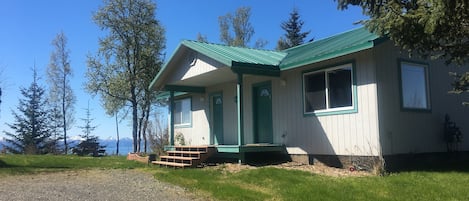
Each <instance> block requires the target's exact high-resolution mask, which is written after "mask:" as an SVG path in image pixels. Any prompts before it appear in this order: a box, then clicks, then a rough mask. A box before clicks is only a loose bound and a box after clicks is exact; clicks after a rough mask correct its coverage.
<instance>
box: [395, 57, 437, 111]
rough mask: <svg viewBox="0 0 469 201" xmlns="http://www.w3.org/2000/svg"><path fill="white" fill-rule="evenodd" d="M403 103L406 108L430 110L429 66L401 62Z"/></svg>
mask: <svg viewBox="0 0 469 201" xmlns="http://www.w3.org/2000/svg"><path fill="white" fill-rule="evenodd" d="M400 74H401V92H402V94H401V97H402V100H401V103H402V108H404V109H417V110H429V109H430V101H429V88H428V72H427V66H426V65H423V64H415V63H409V62H401V66H400Z"/></svg>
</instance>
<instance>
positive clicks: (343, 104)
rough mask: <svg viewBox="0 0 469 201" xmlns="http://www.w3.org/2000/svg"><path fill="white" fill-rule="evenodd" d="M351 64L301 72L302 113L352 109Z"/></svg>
mask: <svg viewBox="0 0 469 201" xmlns="http://www.w3.org/2000/svg"><path fill="white" fill-rule="evenodd" d="M352 75H353V74H352V64H347V65H342V66H339V67H335V68H330V69H326V70H323V71H316V72H308V73H305V74H303V86H304V113H305V114H310V113H318V112H331V111H339V110H349V109H353V90H354V89H353V87H354V85H353V78H352Z"/></svg>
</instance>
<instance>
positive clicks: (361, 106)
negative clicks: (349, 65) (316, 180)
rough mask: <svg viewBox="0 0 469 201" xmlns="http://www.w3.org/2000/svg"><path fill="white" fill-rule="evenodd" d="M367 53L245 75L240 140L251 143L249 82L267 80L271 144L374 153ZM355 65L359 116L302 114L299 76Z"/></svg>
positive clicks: (293, 151)
mask: <svg viewBox="0 0 469 201" xmlns="http://www.w3.org/2000/svg"><path fill="white" fill-rule="evenodd" d="M371 57H372V52H371V51H370V50H368V51H362V52H359V53H355V54H352V55H349V56H345V57H340V58H337V59H334V60H329V61H326V62H321V63H319V64H314V65H310V66H306V67H302V68H297V69H294V70H290V71H284V72H282V75H281V77H280V78H272V77H259V76H245V82H244V86H245V88H244V92H245V93H244V100H245V103H246V104H245V106H244V107H245V113H244V114H245V116H244V117H245V141H246V143H252V142H253V131H252V105H251V100H252V84H256V83H259V82H264V81H268V80H271V82H272V97H273V100H272V109H273V111H272V113H273V114H272V115H273V116H272V118H273V132H274V134H273V140H274V143H278V144H285V145H286V146H287V148H288V151H289V152H290V154H304V153H308V154H323V155H362V156H375V155H377V154H378V153H379V151H380V149H379V147H380V146H379V137H378V113H377V98H376V93H377V89H376V84H375V83H376V82H375V79H376V78H375V68H374V63H373V60H372V59H371ZM348 61H355V64H356V68H355V70H356V79H357V85H358V86H357V95H358V113H352V114H341V115H330V116H321V117H316V116H304V115H303V91H302V90H303V88H302V72H303V71H309V70H313V69H317V68H323V67H334V65H338V64H343V63H344V62H348Z"/></svg>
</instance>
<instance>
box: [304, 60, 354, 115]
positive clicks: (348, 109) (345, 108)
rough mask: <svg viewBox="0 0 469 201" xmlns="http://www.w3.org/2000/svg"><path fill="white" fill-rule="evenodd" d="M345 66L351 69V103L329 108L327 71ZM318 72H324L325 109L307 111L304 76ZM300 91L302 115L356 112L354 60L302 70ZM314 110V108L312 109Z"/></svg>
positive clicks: (344, 67)
mask: <svg viewBox="0 0 469 201" xmlns="http://www.w3.org/2000/svg"><path fill="white" fill-rule="evenodd" d="M347 68H350V69H351V77H350V79H351V105H350V106H342V107H335V108H331V106H330V102H331V101H330V100H329V99H330V94H329V91H328V90H329V89H328V88H329V85H330V83H327V82H328V78H327V77H328V75H329V74H328V73H329V72H333V71H336V70H340V69H347ZM320 73H323V74H324V76H325V77H324V81H325V83H324V84H325V89H324V91H325V93H324V94H325V95H324V101H325V104H326V106H325V107H326V108H325V109H320V110H316V111H311V112H309V111H307V105H306V104H307V103H306V102H307V101H306V96H305V95H306V86H305V82H306V80H305V77H306V76H308V75H314V74H320ZM301 77H302V86H303V87H302V93H303V96H302V101H303V105H302V107H303V109H302V110H303V116H305V117H306V116H329V115H340V114H351V113H357V112H358V106H357V104H358V97H357V84H356V67H355V62H354V61H348V62H344V63H339V64H336V65H332V66H326V67H322V68H319V69H314V70H307V71H303V72H302V76H301ZM313 110H314V109H313Z"/></svg>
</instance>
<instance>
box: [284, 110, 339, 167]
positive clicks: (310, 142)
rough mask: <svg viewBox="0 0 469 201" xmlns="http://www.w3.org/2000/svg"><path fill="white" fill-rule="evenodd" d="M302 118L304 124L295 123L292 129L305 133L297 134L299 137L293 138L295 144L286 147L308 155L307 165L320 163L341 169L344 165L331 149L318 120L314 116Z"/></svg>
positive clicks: (290, 143) (330, 144) (289, 143)
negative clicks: (299, 150)
mask: <svg viewBox="0 0 469 201" xmlns="http://www.w3.org/2000/svg"><path fill="white" fill-rule="evenodd" d="M304 118H305V122H306V123H304V122H300V123H297V125H296V126H295V128H294V129H295V130H296V129H299V130H302V131H307V132H306V133H300V132H297V133H298V135H299V136H297V137H295V138H296V139H294V141H295V142H293V143H292V142H287V143H288V146H293V147H299V148H301V149H302V150H304V151H306V152H307V153H309V155H308V160H309V164H317V163H322V164H324V165H327V166H331V167H337V168H343V166H344V165H343V163H342V162H341V160H340V159H339V157H338V156H337V154H336V152H335V150H334V148H333V147H332V143H331V141H330V139H329V137H328V136H327V134H326V132H325V131H324V128H323V127H322V125H321V123H320V122H319V120H318V118H317V117H316V116H310V117H304ZM287 141H288V136H287ZM291 141H293V140H291ZM311 153H312V154H311Z"/></svg>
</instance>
